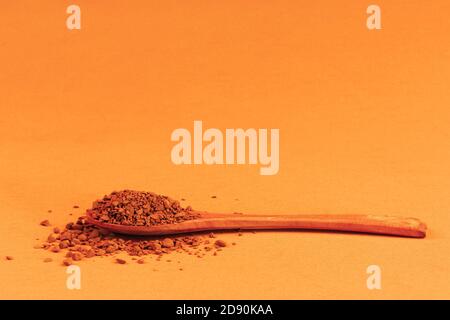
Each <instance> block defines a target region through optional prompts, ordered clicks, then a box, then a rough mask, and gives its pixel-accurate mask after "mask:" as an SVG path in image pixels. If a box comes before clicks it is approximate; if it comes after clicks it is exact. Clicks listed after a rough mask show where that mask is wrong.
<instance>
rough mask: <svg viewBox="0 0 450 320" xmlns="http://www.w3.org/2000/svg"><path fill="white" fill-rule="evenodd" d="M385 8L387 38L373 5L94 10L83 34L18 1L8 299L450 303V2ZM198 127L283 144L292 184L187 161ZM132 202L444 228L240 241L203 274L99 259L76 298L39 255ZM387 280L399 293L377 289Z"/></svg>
mask: <svg viewBox="0 0 450 320" xmlns="http://www.w3.org/2000/svg"><path fill="white" fill-rule="evenodd" d="M376 3H377V4H378V5H380V6H381V8H382V26H383V30H380V31H369V30H368V29H367V28H366V26H365V23H366V16H367V15H366V12H365V11H366V7H367V6H368V5H369V4H371V3H369V2H365V1H356V0H354V1H345V3H344V2H343V1H332V0H321V1H305V0H302V1H298V0H295V1H243V0H240V1H237V0H232V1H194V0H189V1H137V0H133V1H111V0H108V1H107V0H97V1H82V0H78V1H76V4H78V5H80V6H81V10H82V29H81V30H79V31H69V30H67V29H66V26H65V19H66V17H67V14H66V12H65V11H66V7H67V6H68V5H69V4H72V1H51V0H45V1H2V2H1V4H0V25H1V27H0V108H1V109H0V111H1V113H0V115H1V117H0V199H1V201H0V214H1V219H2V223H1V224H0V240H1V243H2V245H1V246H0V255H1V260H0V270H1V272H0V298H76V299H78V298H126V299H127V298H151V299H160V298H165V299H179V298H184V299H186V298H204V299H210V298H217V299H220V298H227V299H241V298H249V299H252V298H253V299H262V298H272V299H278V298H284V299H301V298H312V299H315V298H363V299H379V298H383V299H391V298H447V299H448V298H450V294H449V292H450V281H449V266H450V258H449V252H450V242H449V237H450V231H449V230H450V217H449V212H450V197H449V194H450V166H449V163H450V143H449V142H450V125H449V121H450V108H449V105H450V96H449V80H450V41H449V38H448V37H449V30H450V20H449V19H448V15H449V14H450V2H449V1H447V0H434V1H428V2H425V1H419V0H408V1H393V0H392V1H381V0H377V1H376ZM193 120H203V123H204V127H205V128H210V127H216V128H220V129H222V130H224V129H225V128H239V127H242V128H280V148H281V150H280V172H279V173H278V175H276V176H260V175H259V166H206V165H203V166H175V165H173V164H172V163H171V160H170V150H171V147H172V146H173V143H172V142H171V141H170V134H171V132H172V131H173V130H174V129H176V128H182V127H186V128H189V129H190V130H192V124H193ZM123 188H130V189H137V190H149V191H154V192H157V193H162V194H167V195H170V196H172V197H174V198H178V199H179V198H182V197H184V198H187V200H188V203H189V204H191V205H192V206H193V207H194V208H196V209H204V210H209V211H230V212H232V211H243V212H256V213H269V212H279V213H314V214H316V213H317V214H319V213H362V214H395V215H402V216H414V217H417V218H420V219H423V220H424V221H426V222H427V224H428V225H429V229H430V230H429V233H428V237H427V238H426V239H424V240H416V239H403V238H392V237H381V236H363V235H346V234H328V233H314V232H284V233H283V232H281V233H276V232H259V233H257V234H251V233H248V234H247V233H246V234H244V236H242V237H238V236H237V235H236V234H224V235H221V238H223V239H224V240H226V241H229V242H233V241H235V242H236V243H237V245H236V246H233V247H231V248H227V250H224V251H223V252H222V253H221V254H220V255H219V256H217V257H212V256H207V257H205V258H203V259H198V258H193V257H191V256H183V255H179V256H176V257H175V258H172V259H174V260H180V261H181V265H182V266H183V268H184V271H183V272H180V271H178V267H179V265H177V264H175V263H167V262H164V261H162V262H159V263H158V262H156V261H154V260H153V262H149V263H148V264H145V265H137V264H128V265H117V264H114V263H113V259H111V258H103V259H91V260H89V261H83V262H81V263H80V266H81V268H82V290H79V291H76V290H75V291H70V290H67V289H66V287H65V281H66V274H65V268H64V267H61V266H60V265H59V262H60V261H61V259H62V257H60V256H56V255H54V254H50V253H46V252H44V251H41V250H35V249H33V246H34V245H35V244H36V243H39V241H36V240H35V239H36V238H40V239H43V238H44V237H46V235H47V234H48V232H49V230H48V229H45V228H43V227H40V226H39V222H40V221H41V220H43V219H45V218H49V219H50V220H51V221H52V222H53V223H54V224H57V225H64V224H65V223H66V222H68V221H70V219H71V218H72V217H69V216H68V214H69V213H70V212H73V213H74V217H75V216H76V215H77V214H79V213H81V212H82V211H83V210H85V209H86V208H88V207H89V206H90V205H91V202H92V201H93V200H94V199H96V198H98V197H100V196H102V195H104V194H106V193H109V192H110V191H112V190H116V189H123ZM212 195H217V199H211V198H210V197H211V196H212ZM236 198H238V199H239V200H235V199H236ZM74 204H78V205H80V207H81V208H80V209H78V210H75V209H72V206H73V205H74ZM48 209H52V210H53V212H52V213H51V214H48V213H47V210H48ZM5 255H12V256H14V258H15V260H13V261H5V260H4V256H5ZM48 256H51V257H53V258H54V260H55V262H53V263H43V262H42V260H43V259H44V258H45V257H48ZM163 260H164V259H163ZM150 261H151V260H150ZM371 264H377V265H379V266H380V267H381V269H382V290H374V291H370V290H368V289H367V288H366V277H367V275H366V268H367V266H368V265H371ZM153 269H157V270H158V271H153Z"/></svg>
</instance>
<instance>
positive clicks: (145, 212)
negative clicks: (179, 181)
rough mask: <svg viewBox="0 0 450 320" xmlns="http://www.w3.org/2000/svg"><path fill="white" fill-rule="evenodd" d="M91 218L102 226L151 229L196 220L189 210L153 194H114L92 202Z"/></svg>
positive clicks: (120, 192) (128, 191)
mask: <svg viewBox="0 0 450 320" xmlns="http://www.w3.org/2000/svg"><path fill="white" fill-rule="evenodd" d="M89 211H90V214H91V216H92V218H94V219H96V220H99V221H101V222H105V223H111V224H120V225H128V226H154V225H160V224H170V223H178V222H182V221H186V220H192V219H196V218H198V217H199V214H198V213H196V212H195V211H193V210H192V208H191V207H186V208H183V207H182V206H181V205H180V203H179V202H178V201H175V200H173V199H171V198H169V197H167V196H163V195H157V194H155V193H153V192H143V191H133V190H123V191H115V192H112V193H111V194H110V195H107V196H104V197H103V198H102V199H101V200H97V201H95V202H94V203H93V205H92V208H91V209H90V210H89Z"/></svg>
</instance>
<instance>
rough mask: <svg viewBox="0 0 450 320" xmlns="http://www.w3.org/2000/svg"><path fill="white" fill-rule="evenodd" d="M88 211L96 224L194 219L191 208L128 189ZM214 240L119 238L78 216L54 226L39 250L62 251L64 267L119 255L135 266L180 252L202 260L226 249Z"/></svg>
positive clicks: (199, 237)
mask: <svg viewBox="0 0 450 320" xmlns="http://www.w3.org/2000/svg"><path fill="white" fill-rule="evenodd" d="M89 211H90V214H91V217H93V218H95V219H99V220H100V221H104V222H108V223H116V224H122V225H139V226H151V225H157V224H168V223H177V222H181V221H185V220H192V219H196V218H197V217H198V214H197V213H195V212H194V211H193V210H192V208H190V207H186V208H183V207H181V206H180V204H179V202H178V201H174V200H172V199H170V198H169V197H166V196H161V195H157V194H154V193H151V192H138V191H130V190H124V191H120V192H113V193H111V194H110V195H108V196H104V197H103V198H102V199H101V200H97V201H95V202H94V204H93V206H92V208H91V209H89ZM215 237H216V236H215V235H214V234H212V233H211V234H209V235H205V234H196V235H184V236H175V237H161V238H154V237H153V238H142V237H129V236H128V237H127V236H119V235H116V234H113V233H110V232H109V231H107V230H103V229H101V228H98V227H97V226H95V225H93V224H91V223H89V222H88V221H87V218H86V217H85V216H82V217H79V218H78V220H77V221H76V222H70V223H68V224H67V225H66V226H65V227H64V228H58V227H55V228H54V229H53V232H52V233H51V234H49V236H48V237H47V241H46V242H45V243H43V244H42V245H41V246H40V247H41V248H43V249H45V250H48V251H50V252H53V253H59V252H64V253H65V260H64V261H63V265H65V266H69V265H71V264H72V263H73V262H74V261H80V260H83V259H89V258H93V257H98V256H113V255H115V254H119V253H127V254H128V255H129V256H132V257H137V258H139V259H138V260H137V262H136V263H138V264H144V260H143V259H142V257H143V256H147V255H156V256H157V259H156V260H157V261H160V260H161V257H162V256H163V255H166V254H169V253H171V252H178V253H183V252H184V253H187V254H189V255H194V256H197V257H198V258H202V257H204V256H205V254H206V252H209V251H212V250H213V249H219V250H220V248H222V247H225V246H226V243H225V242H224V241H222V240H217V241H215V242H214V243H211V241H210V239H211V238H215ZM36 247H37V246H36ZM115 261H116V263H118V264H126V263H127V262H126V260H124V259H116V260H115Z"/></svg>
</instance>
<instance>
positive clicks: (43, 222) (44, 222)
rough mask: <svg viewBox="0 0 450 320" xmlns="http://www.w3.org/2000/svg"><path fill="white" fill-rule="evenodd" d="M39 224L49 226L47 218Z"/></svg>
mask: <svg viewBox="0 0 450 320" xmlns="http://www.w3.org/2000/svg"><path fill="white" fill-rule="evenodd" d="M40 225H41V226H43V227H49V226H51V224H50V221H48V220H44V221H41V223H40Z"/></svg>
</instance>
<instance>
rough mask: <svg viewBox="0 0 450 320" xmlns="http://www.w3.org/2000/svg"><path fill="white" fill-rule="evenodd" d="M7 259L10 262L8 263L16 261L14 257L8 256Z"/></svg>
mask: <svg viewBox="0 0 450 320" xmlns="http://www.w3.org/2000/svg"><path fill="white" fill-rule="evenodd" d="M5 259H6V260H8V261H11V260H14V257H12V256H6V257H5Z"/></svg>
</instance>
